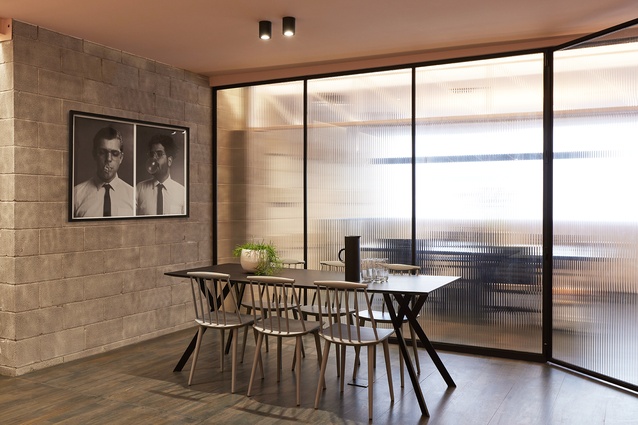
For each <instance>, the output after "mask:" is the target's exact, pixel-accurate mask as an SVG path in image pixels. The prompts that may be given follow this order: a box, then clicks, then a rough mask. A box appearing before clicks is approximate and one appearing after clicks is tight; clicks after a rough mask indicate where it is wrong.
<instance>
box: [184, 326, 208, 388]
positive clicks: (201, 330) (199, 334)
mask: <svg viewBox="0 0 638 425" xmlns="http://www.w3.org/2000/svg"><path fill="white" fill-rule="evenodd" d="M203 335H204V327H203V326H200V327H199V328H198V329H197V342H196V343H195V351H193V362H192V363H191V372H190V373H189V374H188V385H189V386H190V384H191V382H193V373H194V372H195V365H196V364H197V356H199V349H200V347H201V345H202V336H203Z"/></svg>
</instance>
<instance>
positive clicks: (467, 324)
mask: <svg viewBox="0 0 638 425" xmlns="http://www.w3.org/2000/svg"><path fill="white" fill-rule="evenodd" d="M416 84H417V86H416V119H417V129H416V193H417V197H416V216H417V256H418V258H417V259H418V264H420V265H421V266H422V269H423V270H424V271H425V272H426V273H429V274H437V275H456V276H461V280H460V281H458V282H456V283H453V284H451V285H449V286H448V287H446V288H443V289H441V290H439V291H436V292H435V293H433V294H432V295H431V296H430V299H429V300H428V302H429V305H428V306H427V308H425V309H424V312H423V314H422V316H421V320H422V323H423V326H424V327H425V329H426V333H427V334H428V335H429V337H430V338H431V339H432V340H435V341H439V342H446V343H454V344H463V345H473V346H481V347H492V348H500V349H510V350H519V351H525V352H536V353H538V352H541V350H542V338H541V337H542V333H541V322H542V320H541V306H542V297H541V257H542V212H543V197H542V182H543V161H542V150H543V121H542V110H543V56H542V55H540V54H534V55H524V56H514V57H508V58H502V59H490V60H482V61H473V62H465V63H455V64H449V65H440V66H430V67H424V68H419V69H417V75H416Z"/></svg>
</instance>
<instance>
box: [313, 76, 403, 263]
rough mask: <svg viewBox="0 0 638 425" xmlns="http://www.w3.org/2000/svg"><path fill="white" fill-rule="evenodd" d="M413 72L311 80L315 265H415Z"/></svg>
mask: <svg viewBox="0 0 638 425" xmlns="http://www.w3.org/2000/svg"><path fill="white" fill-rule="evenodd" d="M410 86H411V71H410V70H409V69H407V70H400V71H389V72H377V73H370V74H359V75H355V76H346V77H338V78H326V79H318V80H310V81H309V82H308V260H309V262H308V264H309V267H310V268H319V262H320V261H322V260H336V259H337V253H338V251H339V249H340V248H343V246H344V236H348V235H359V236H361V247H362V253H361V255H362V257H387V258H389V259H390V261H392V262H410V261H411V258H410V252H411V248H410V239H411V233H410V229H411V209H412V177H411V165H410V164H411V160H410V159H411V155H412V153H411V149H412V148H411V146H412V144H411V137H410V134H411V133H410V122H411V120H410V114H411V112H410V111H411V96H410V93H411V92H410Z"/></svg>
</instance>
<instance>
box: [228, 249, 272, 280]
mask: <svg viewBox="0 0 638 425" xmlns="http://www.w3.org/2000/svg"><path fill="white" fill-rule="evenodd" d="M233 255H234V256H235V257H239V262H240V264H241V266H242V268H243V269H244V271H245V272H248V273H254V274H256V275H267V276H270V275H273V274H275V273H276V272H277V271H278V270H279V269H281V260H280V259H279V255H278V254H277V250H276V249H275V246H274V245H273V244H272V242H271V243H265V242H246V243H243V244H241V245H237V246H236V247H235V249H234V250H233Z"/></svg>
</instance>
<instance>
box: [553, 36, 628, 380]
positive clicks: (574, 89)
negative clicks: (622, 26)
mask: <svg viewBox="0 0 638 425" xmlns="http://www.w3.org/2000/svg"><path fill="white" fill-rule="evenodd" d="M636 35H638V31H637V30H636V28H630V29H628V30H624V31H620V32H616V33H614V34H612V35H611V36H607V37H606V38H605V40H600V39H596V40H593V41H590V42H588V43H586V44H583V45H579V46H576V47H575V48H572V49H569V50H564V51H560V52H556V54H555V77H554V79H555V80H554V87H555V92H554V105H555V110H554V248H553V249H554V257H553V258H554V272H553V296H554V309H553V320H554V323H553V325H554V327H553V342H554V349H553V356H554V358H556V359H558V360H562V361H565V362H567V363H571V364H573V365H576V366H579V367H581V368H584V369H588V370H591V371H593V372H596V373H598V374H602V375H606V376H608V377H611V378H614V379H617V380H620V381H624V382H628V383H631V384H633V385H638V361H637V360H636V359H637V358H638V357H637V356H638V354H637V353H638V326H637V325H636V324H637V323H638V267H637V264H638V200H637V197H636V183H637V182H638V167H637V166H636V164H638V143H636V134H638V43H636Z"/></svg>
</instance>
